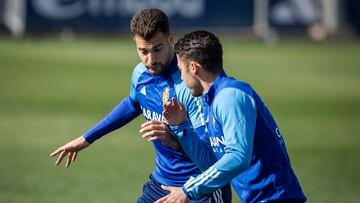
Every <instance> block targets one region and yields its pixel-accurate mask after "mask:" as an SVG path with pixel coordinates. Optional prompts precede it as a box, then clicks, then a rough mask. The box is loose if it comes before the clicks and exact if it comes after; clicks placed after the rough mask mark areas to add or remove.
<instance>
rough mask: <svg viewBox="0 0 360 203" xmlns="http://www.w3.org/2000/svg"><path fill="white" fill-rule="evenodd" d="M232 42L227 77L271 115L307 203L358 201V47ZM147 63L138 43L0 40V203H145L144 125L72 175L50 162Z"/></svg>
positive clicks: (92, 151) (90, 155) (85, 158)
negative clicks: (141, 202)
mask: <svg viewBox="0 0 360 203" xmlns="http://www.w3.org/2000/svg"><path fill="white" fill-rule="evenodd" d="M222 42H223V46H224V63H225V67H226V70H227V73H228V74H229V75H232V76H234V77H236V78H237V79H240V80H244V81H247V82H249V83H250V84H252V86H253V87H255V89H256V90H257V91H258V93H259V94H260V95H262V97H263V99H264V100H265V102H266V103H267V105H268V107H269V108H270V110H271V111H272V112H273V114H274V116H275V118H276V120H277V122H278V124H279V126H280V128H281V129H282V133H283V135H284V138H285V140H286V144H287V148H288V152H289V154H290V158H291V162H292V165H293V168H294V170H295V172H296V174H297V176H298V178H299V180H300V183H301V185H302V187H303V190H304V192H305V193H306V195H307V197H308V202H316V203H317V202H324V203H325V202H348V203H350V202H353V203H355V202H360V193H359V191H360V184H359V182H360V173H359V167H360V157H359V156H360V147H359V144H360V130H359V129H358V127H359V126H360V91H359V89H360V59H359V56H360V55H359V53H360V43H359V41H332V42H322V43H313V42H310V41H306V40H296V41H295V40H289V41H281V42H280V43H279V44H276V45H272V46H269V45H265V44H263V43H261V42H256V41H253V42H252V41H241V40H237V39H231V38H223V39H222ZM138 62H139V59H138V56H137V54H136V51H135V47H134V44H133V42H132V41H131V40H130V39H129V38H119V39H98V38H83V39H77V40H74V41H67V42H66V41H65V42H64V41H60V40H58V39H55V38H46V39H29V38H28V39H22V40H13V39H10V38H0V161H1V162H0V202H6V203H10V202H11V203H12V202H14V203H15V202H16V203H23V202H37V203H41V202H43V203H49V202H52V203H57V202H59V203H60V202H88V203H92V202H135V200H136V198H137V197H138V196H139V195H140V194H141V191H142V185H143V183H144V182H145V181H147V180H148V175H149V173H150V172H151V171H152V170H153V169H154V160H155V156H154V151H153V149H152V144H151V143H149V142H147V141H145V140H143V139H141V137H140V134H139V133H138V130H139V125H140V124H141V123H142V122H143V121H144V119H143V118H142V117H139V118H138V119H136V120H135V121H133V122H132V123H130V124H129V125H127V126H125V127H124V128H122V129H120V130H118V131H116V132H113V133H111V134H109V135H107V136H105V137H103V138H102V139H101V140H100V141H97V142H96V143H94V144H93V145H92V146H90V147H89V148H87V149H86V150H84V151H82V152H81V153H80V154H79V156H78V159H77V161H76V162H75V164H74V165H73V166H72V167H70V168H68V169H65V168H64V167H63V165H62V166H61V167H55V166H54V162H55V159H54V158H50V157H49V154H50V153H51V152H52V151H53V150H54V149H55V148H56V147H58V146H59V145H61V144H64V143H66V142H67V141H69V140H71V139H73V138H75V137H78V136H79V135H81V134H82V133H83V132H85V131H86V130H87V129H88V128H90V127H91V126H92V125H93V124H95V123H96V122H97V121H99V120H100V119H102V117H103V116H105V115H106V114H107V113H108V112H109V111H110V110H111V109H112V108H113V107H114V106H115V105H116V104H117V103H118V102H119V101H120V100H121V99H122V98H124V97H125V96H127V95H128V92H129V85H130V76H131V73H132V69H133V67H134V66H135V65H136V64H137V63H138ZM233 202H240V201H239V200H238V198H237V196H236V195H234V201H233Z"/></svg>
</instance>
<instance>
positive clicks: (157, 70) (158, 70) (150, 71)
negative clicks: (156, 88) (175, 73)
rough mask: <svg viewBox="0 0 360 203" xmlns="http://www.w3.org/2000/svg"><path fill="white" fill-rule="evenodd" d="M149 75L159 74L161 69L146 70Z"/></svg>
mask: <svg viewBox="0 0 360 203" xmlns="http://www.w3.org/2000/svg"><path fill="white" fill-rule="evenodd" d="M148 71H149V73H151V74H160V73H161V72H162V69H161V68H160V67H157V68H148Z"/></svg>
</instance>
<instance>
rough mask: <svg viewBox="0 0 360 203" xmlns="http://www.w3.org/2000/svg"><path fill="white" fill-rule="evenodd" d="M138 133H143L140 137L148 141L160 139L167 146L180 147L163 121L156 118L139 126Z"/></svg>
mask: <svg viewBox="0 0 360 203" xmlns="http://www.w3.org/2000/svg"><path fill="white" fill-rule="evenodd" d="M140 133H142V134H143V135H142V138H144V139H148V141H154V140H160V141H161V143H162V144H164V145H166V146H168V147H171V148H173V149H180V145H179V143H178V141H177V140H176V138H174V137H173V136H172V135H171V133H170V131H169V129H168V127H167V126H166V124H165V123H164V122H161V121H156V120H152V121H148V122H145V123H143V124H142V125H141V126H140Z"/></svg>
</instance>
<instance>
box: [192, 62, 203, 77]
mask: <svg viewBox="0 0 360 203" xmlns="http://www.w3.org/2000/svg"><path fill="white" fill-rule="evenodd" d="M200 68H201V66H200V64H199V63H198V62H196V61H190V72H191V73H192V74H193V75H198V73H199V71H200Z"/></svg>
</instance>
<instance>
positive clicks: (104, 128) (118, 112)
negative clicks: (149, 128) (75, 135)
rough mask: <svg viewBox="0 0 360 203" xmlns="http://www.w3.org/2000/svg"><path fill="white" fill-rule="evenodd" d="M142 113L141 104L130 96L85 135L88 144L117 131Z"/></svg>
mask: <svg viewBox="0 0 360 203" xmlns="http://www.w3.org/2000/svg"><path fill="white" fill-rule="evenodd" d="M140 113H141V108H140V104H139V103H138V102H135V101H133V100H132V99H131V98H130V96H128V97H126V98H125V99H123V100H122V101H121V102H120V103H119V104H118V105H117V106H116V107H115V108H114V109H113V110H112V111H111V112H110V113H109V114H108V115H107V116H106V117H105V118H103V119H102V120H101V121H100V122H99V123H97V124H96V125H95V126H94V127H92V128H91V129H90V130H88V131H87V132H86V133H84V134H83V137H84V138H85V139H86V141H87V142H89V143H92V142H94V141H95V140H97V139H99V138H101V137H102V136H104V135H105V134H107V133H109V132H111V131H113V130H116V129H118V128H120V127H122V126H124V125H125V124H127V123H128V122H130V121H131V120H133V119H134V118H136V117H137V116H138V115H140Z"/></svg>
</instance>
